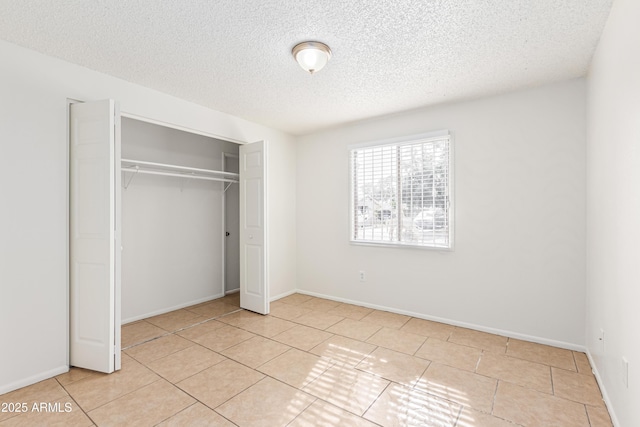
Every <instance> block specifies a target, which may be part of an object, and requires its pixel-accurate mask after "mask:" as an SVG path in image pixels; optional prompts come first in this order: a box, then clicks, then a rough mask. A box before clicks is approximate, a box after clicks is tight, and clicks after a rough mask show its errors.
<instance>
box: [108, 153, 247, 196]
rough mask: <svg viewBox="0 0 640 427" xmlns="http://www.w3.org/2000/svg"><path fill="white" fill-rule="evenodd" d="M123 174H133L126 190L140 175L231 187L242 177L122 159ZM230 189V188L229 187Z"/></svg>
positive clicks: (226, 173) (233, 174)
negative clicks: (212, 182)
mask: <svg viewBox="0 0 640 427" xmlns="http://www.w3.org/2000/svg"><path fill="white" fill-rule="evenodd" d="M121 166H122V167H121V169H122V171H123V172H130V173H133V175H132V176H131V178H130V179H129V182H128V183H127V185H125V187H124V188H125V189H126V188H127V187H129V184H130V183H131V180H132V179H133V177H134V176H135V175H136V174H138V173H143V174H150V175H163V176H175V177H179V178H191V179H204V180H207V181H220V182H228V183H229V185H231V184H234V183H238V181H239V178H240V175H239V174H237V173H233V172H223V171H217V170H213V169H200V168H191V167H187V166H178V165H169V164H166V163H155V162H146V161H142V160H131V159H122V160H121ZM227 188H228V187H227ZM225 190H226V189H225Z"/></svg>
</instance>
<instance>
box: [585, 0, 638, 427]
mask: <svg viewBox="0 0 640 427" xmlns="http://www.w3.org/2000/svg"><path fill="white" fill-rule="evenodd" d="M639 21H640V2H638V1H637V0H616V1H615V2H614V3H613V8H612V9H611V14H610V16H609V20H608V22H607V26H606V27H605V30H604V32H603V34H602V38H601V39H600V43H599V45H598V48H597V50H596V54H595V56H594V58H593V61H592V64H591V68H590V70H589V75H588V79H587V82H588V92H587V93H588V98H587V124H588V126H587V141H588V143H587V238H588V242H587V278H588V280H587V327H586V337H587V339H586V341H587V348H588V350H589V354H590V356H591V358H592V360H593V361H594V362H595V367H596V371H597V375H598V376H599V378H600V380H601V385H603V386H604V387H603V392H604V394H605V397H606V398H607V401H608V404H609V409H610V412H611V413H612V416H613V417H614V418H615V419H616V421H617V422H616V425H618V426H638V425H640V408H639V407H638V402H640V332H639V331H640V314H639V311H638V304H640V267H639V266H640V263H639V256H638V255H639V253H640V251H639V250H638V247H639V244H640V243H639V242H640V77H639V76H640V43H639V41H640V27H639V26H638V22H639ZM600 329H603V330H604V344H603V343H602V342H601V341H599V340H598V336H599V333H600V332H599V331H600ZM623 357H625V358H626V359H627V360H628V361H629V386H628V387H626V386H625V384H624V381H623V377H624V373H623V372H624V370H623V364H622V358H623Z"/></svg>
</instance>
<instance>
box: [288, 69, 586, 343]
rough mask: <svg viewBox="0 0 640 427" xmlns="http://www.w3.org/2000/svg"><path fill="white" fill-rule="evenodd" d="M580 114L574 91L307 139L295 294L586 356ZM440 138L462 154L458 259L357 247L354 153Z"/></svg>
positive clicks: (428, 113)
mask: <svg viewBox="0 0 640 427" xmlns="http://www.w3.org/2000/svg"><path fill="white" fill-rule="evenodd" d="M584 105H585V84H584V80H582V79H580V80H574V81H570V82H565V83H560V84H554V85H549V86H544V87H540V88H537V89H532V90H526V91H521V92H516V93H511V94H506V95H501V96H496V97H491V98H485V99H481V100H476V101H468V102H461V103H456V104H449V105H443V106H439V107H433V108H425V109H420V110H416V111H411V112H407V113H403V114H398V115H394V116H388V117H382V118H379V119H376V120H368V121H365V122H360V123H355V124H351V125H348V126H343V127H340V128H337V129H333V130H329V131H325V132H321V133H317V134H313V135H308V136H306V137H303V138H300V141H299V143H298V165H297V166H298V175H297V176H298V195H297V202H298V203H297V206H298V209H297V220H298V223H297V224H298V233H297V236H298V258H297V260H298V288H299V289H301V290H302V291H304V292H309V293H312V294H317V295H327V296H330V297H334V298H338V299H342V300H349V301H355V302H360V303H366V304H369V305H375V306H382V307H388V308H392V309H394V310H396V311H402V312H407V313H412V314H414V315H418V316H422V317H425V318H435V319H438V318H439V319H443V320H446V321H448V322H450V323H455V324H466V325H472V326H474V327H476V328H479V329H483V330H489V331H498V332H499V331H502V332H503V333H505V334H509V335H511V336H516V337H524V338H528V339H532V340H536V341H540V342H547V343H555V344H559V345H564V346H567V347H574V348H582V347H581V346H582V345H583V344H584V305H585V290H584V286H585V285H584V284H585V182H584V177H585V109H584ZM440 129H448V130H450V131H451V132H452V134H453V140H454V147H455V206H456V213H455V230H456V236H455V251H453V252H439V251H432V250H419V249H406V248H402V249H401V248H380V247H367V246H356V245H352V244H350V243H349V236H348V233H349V231H348V230H349V224H348V218H349V214H348V203H349V181H348V173H349V168H348V149H347V146H348V145H350V144H354V143H359V142H365V141H374V140H379V139H386V138H392V137H398V136H403V135H412V134H417V133H424V132H429V131H436V130H440ZM359 270H364V271H365V272H366V277H367V280H366V282H359V281H358V271H359Z"/></svg>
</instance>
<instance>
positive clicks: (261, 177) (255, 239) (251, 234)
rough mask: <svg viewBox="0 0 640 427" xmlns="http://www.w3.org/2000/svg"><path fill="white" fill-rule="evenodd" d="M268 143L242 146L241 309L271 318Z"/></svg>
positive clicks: (240, 163)
mask: <svg viewBox="0 0 640 427" xmlns="http://www.w3.org/2000/svg"><path fill="white" fill-rule="evenodd" d="M266 166H267V143H266V141H259V142H254V143H251V144H245V145H241V146H240V162H239V169H240V307H242V308H244V309H246V310H251V311H255V312H256V313H260V314H269V292H268V283H267V277H268V276H267V250H266V245H267V227H266V219H267V209H266V208H267V206H266V191H267V179H266V176H267V174H266V172H267V167H266Z"/></svg>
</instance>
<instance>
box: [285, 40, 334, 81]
mask: <svg viewBox="0 0 640 427" xmlns="http://www.w3.org/2000/svg"><path fill="white" fill-rule="evenodd" d="M291 53H292V54H293V57H294V58H295V59H296V61H297V62H298V64H300V66H301V67H302V69H303V70H305V71H306V72H308V73H309V74H313V73H316V72H318V71H320V70H322V68H323V67H324V66H325V65H327V62H329V59H330V58H331V49H329V46H327V45H326V44H324V43H321V42H302V43H298V44H297V45H295V46H294V47H293V49H292V50H291Z"/></svg>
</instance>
